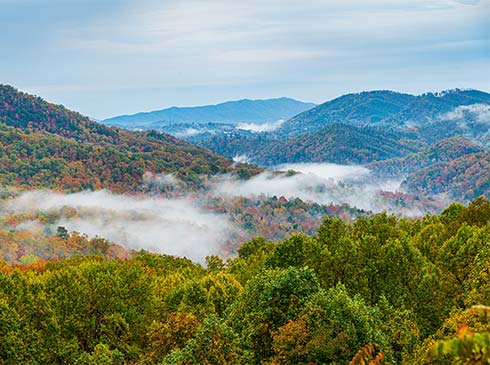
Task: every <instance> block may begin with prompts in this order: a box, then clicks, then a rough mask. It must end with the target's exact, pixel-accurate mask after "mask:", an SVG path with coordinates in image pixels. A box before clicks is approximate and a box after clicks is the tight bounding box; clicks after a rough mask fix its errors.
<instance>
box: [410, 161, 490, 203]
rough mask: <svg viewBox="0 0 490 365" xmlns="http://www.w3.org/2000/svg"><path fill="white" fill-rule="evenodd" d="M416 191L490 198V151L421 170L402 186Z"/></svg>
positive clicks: (468, 197)
mask: <svg viewBox="0 0 490 365" xmlns="http://www.w3.org/2000/svg"><path fill="white" fill-rule="evenodd" d="M402 186H403V187H404V188H406V189H407V190H408V191H409V192H412V193H415V194H429V195H434V194H441V193H444V194H447V195H448V196H449V198H451V199H454V200H457V201H468V200H471V199H474V198H476V197H478V196H480V195H483V196H485V197H487V198H488V197H490V152H480V153H473V154H471V155H466V156H462V157H460V158H457V159H455V160H452V161H448V162H441V163H438V164H435V165H432V166H429V167H427V168H425V169H422V170H419V171H417V172H415V173H413V174H411V175H410V176H408V177H407V179H406V180H405V181H404V182H403V185H402Z"/></svg>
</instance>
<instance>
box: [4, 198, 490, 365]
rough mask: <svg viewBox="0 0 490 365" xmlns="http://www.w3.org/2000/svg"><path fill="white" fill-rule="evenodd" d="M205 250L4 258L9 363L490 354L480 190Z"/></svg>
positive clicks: (320, 360)
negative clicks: (226, 255) (424, 209)
mask: <svg viewBox="0 0 490 365" xmlns="http://www.w3.org/2000/svg"><path fill="white" fill-rule="evenodd" d="M58 239H59V240H61V241H66V243H67V245H74V244H75V242H76V239H75V238H74V237H73V236H72V235H70V234H69V233H68V232H65V231H63V230H62V229H60V231H59V232H58ZM77 239H78V242H79V243H80V244H83V237H82V238H80V237H79V238H77ZM87 247H91V251H90V253H97V252H94V250H96V249H97V247H99V248H98V249H99V251H98V253H105V252H107V250H108V249H109V247H108V246H104V244H103V242H92V243H91V244H88V245H87ZM206 263H207V265H206V266H205V267H204V266H201V265H198V264H195V263H193V262H191V261H189V260H187V259H185V258H176V257H171V256H165V255H156V254H150V253H146V252H139V253H136V254H134V255H133V256H132V258H128V257H126V256H125V255H123V254H122V253H121V252H120V253H119V255H118V254H117V250H116V251H112V254H111V255H105V256H93V255H90V256H76V255H75V256H72V257H71V258H69V259H60V260H51V261H47V262H46V261H44V260H42V259H36V258H35V257H33V258H32V260H30V261H29V262H27V261H26V262H25V263H24V264H15V265H11V264H8V263H7V262H5V261H4V262H2V263H1V264H0V328H1V330H0V364H258V363H263V364H346V363H349V362H350V361H352V363H353V364H360V363H362V361H371V360H372V361H377V362H374V363H378V364H379V363H383V361H384V363H394V364H432V363H439V364H453V363H461V364H463V363H465V361H467V359H469V358H472V359H476V360H475V361H476V362H473V363H475V364H476V363H481V364H483V363H486V362H488V356H489V355H488V351H487V350H488V346H489V339H490V335H489V333H490V322H489V319H488V318H489V316H488V314H489V312H488V307H486V306H488V305H490V277H489V270H490V202H488V201H487V200H485V199H477V200H475V201H473V202H472V203H471V204H469V206H467V207H466V206H463V205H460V204H456V203H454V204H451V205H450V206H449V207H448V208H446V209H445V210H444V211H443V212H442V213H441V214H440V215H434V216H426V217H424V218H423V219H407V218H397V217H396V216H393V215H388V214H386V213H381V214H376V215H372V216H363V215H361V216H359V217H358V218H357V219H356V220H354V221H352V222H345V221H343V220H341V219H340V218H336V217H328V216H327V217H325V218H324V220H323V223H322V225H321V227H320V229H319V230H318V232H316V234H313V235H309V236H308V235H305V234H301V233H296V234H293V235H291V236H289V237H287V238H285V239H283V240H282V241H280V242H278V243H273V242H269V241H267V240H266V239H264V238H261V237H256V238H254V239H252V240H250V241H249V242H247V243H245V244H243V245H242V246H241V247H240V249H239V250H238V256H237V257H235V258H231V259H228V260H226V261H224V260H223V259H222V258H220V257H218V256H209V257H207V259H206ZM374 359H376V360H374ZM477 360H478V361H480V362H477ZM466 363H468V362H466Z"/></svg>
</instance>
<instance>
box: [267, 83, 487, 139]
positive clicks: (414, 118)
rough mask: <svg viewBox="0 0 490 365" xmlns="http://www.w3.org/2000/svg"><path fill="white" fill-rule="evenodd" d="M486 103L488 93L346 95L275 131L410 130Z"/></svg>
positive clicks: (453, 91)
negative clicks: (338, 127) (337, 126)
mask: <svg viewBox="0 0 490 365" xmlns="http://www.w3.org/2000/svg"><path fill="white" fill-rule="evenodd" d="M481 103H483V104H489V103H490V94H488V93H486V92H482V91H478V90H460V89H455V90H447V91H442V92H440V93H425V94H422V95H417V96H414V95H408V94H401V93H397V92H393V91H367V92H362V93H358V94H347V95H344V96H341V97H339V98H337V99H334V100H331V101H328V102H326V103H324V104H321V105H319V106H317V107H315V108H313V109H311V110H308V111H306V112H304V113H301V114H299V115H297V116H295V117H294V118H291V119H290V120H288V121H286V122H285V123H284V124H283V125H282V126H281V128H280V129H279V130H278V131H277V132H276V133H277V134H279V135H281V136H287V137H292V136H296V135H298V134H302V133H305V132H313V131H315V130H318V129H321V128H323V127H324V126H325V125H328V124H330V123H346V124H349V125H357V126H364V125H370V126H380V127H384V128H386V127H389V128H393V127H394V128H407V127H408V128H410V127H413V126H417V127H420V126H423V125H425V124H427V123H431V122H433V121H437V119H438V118H439V117H440V116H441V115H444V114H445V113H448V112H451V111H453V110H454V109H455V108H457V107H461V106H468V105H475V104H481Z"/></svg>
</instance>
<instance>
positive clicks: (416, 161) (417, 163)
mask: <svg viewBox="0 0 490 365" xmlns="http://www.w3.org/2000/svg"><path fill="white" fill-rule="evenodd" d="M479 152H483V148H482V147H480V146H479V145H477V144H475V143H474V142H472V141H470V140H469V139H466V138H464V137H453V138H449V139H443V140H441V141H438V142H436V143H434V144H433V145H431V146H429V147H426V148H424V149H422V150H421V151H419V152H416V153H411V154H409V155H406V156H403V157H398V158H393V159H389V160H384V161H379V162H373V163H371V164H369V165H368V168H369V169H370V170H371V171H373V172H374V173H375V174H379V175H382V176H406V175H408V174H411V173H414V172H417V171H418V170H421V169H423V168H426V167H428V166H431V165H434V164H436V163H440V162H449V161H452V160H455V159H457V158H460V157H462V156H465V155H470V154H472V153H479Z"/></svg>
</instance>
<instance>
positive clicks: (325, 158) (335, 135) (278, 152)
mask: <svg viewBox="0 0 490 365" xmlns="http://www.w3.org/2000/svg"><path fill="white" fill-rule="evenodd" d="M200 145H202V146H205V147H206V148H209V149H210V150H212V151H214V152H216V153H218V154H222V155H224V156H228V157H234V156H240V155H244V156H247V157H248V158H249V160H250V161H251V162H253V163H257V164H259V165H263V166H273V165H277V164H281V163H288V162H333V163H341V164H364V163H369V162H372V161H378V160H384V159H388V158H393V157H400V156H403V155H405V154H408V153H412V152H415V151H417V149H418V148H419V147H420V142H419V141H417V140H416V135H415V134H414V133H407V132H399V131H387V130H382V129H377V128H371V127H367V126H364V127H356V126H352V125H347V124H339V123H335V124H329V125H327V126H326V127H324V128H322V129H320V130H317V131H316V132H315V133H304V134H302V135H300V136H297V137H294V138H290V139H287V140H283V139H271V138H269V137H268V136H267V135H263V134H258V135H257V134H252V133H245V132H242V133H235V134H227V135H221V136H215V137H213V138H210V139H208V140H206V141H203V142H201V143H200Z"/></svg>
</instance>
